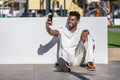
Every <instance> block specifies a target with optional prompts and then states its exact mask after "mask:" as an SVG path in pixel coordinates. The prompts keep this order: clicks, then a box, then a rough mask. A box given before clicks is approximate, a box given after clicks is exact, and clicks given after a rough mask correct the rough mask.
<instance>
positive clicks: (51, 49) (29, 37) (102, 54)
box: [0, 17, 108, 64]
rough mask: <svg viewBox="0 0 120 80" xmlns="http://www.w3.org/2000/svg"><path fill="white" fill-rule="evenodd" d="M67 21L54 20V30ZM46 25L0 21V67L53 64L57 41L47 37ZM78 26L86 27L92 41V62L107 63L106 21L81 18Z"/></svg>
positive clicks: (33, 21)
mask: <svg viewBox="0 0 120 80" xmlns="http://www.w3.org/2000/svg"><path fill="white" fill-rule="evenodd" d="M66 20H67V18H60V17H55V18H54V19H53V25H54V27H53V28H58V27H61V26H64V25H65V24H66ZM45 21H46V17H43V18H1V19H0V64H53V63H55V62H56V57H57V44H56V41H57V40H56V38H53V37H52V36H50V35H49V34H48V33H47V31H46V29H45ZM79 25H81V26H83V27H87V28H88V29H89V30H90V32H91V34H92V36H93V37H94V39H95V44H96V50H95V62H96V63H108V51H107V50H108V49H107V21H106V18H105V17H103V18H92V17H91V18H87V17H82V18H81V21H80V24H79ZM40 46H41V47H40ZM38 52H39V53H40V54H42V53H43V55H39V54H38Z"/></svg>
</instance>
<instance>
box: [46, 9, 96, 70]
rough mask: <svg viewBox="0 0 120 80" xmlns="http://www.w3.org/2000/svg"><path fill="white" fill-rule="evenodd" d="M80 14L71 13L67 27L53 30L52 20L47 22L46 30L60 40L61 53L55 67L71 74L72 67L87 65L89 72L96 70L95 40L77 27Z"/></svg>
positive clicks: (87, 32)
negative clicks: (94, 57) (94, 56)
mask: <svg viewBox="0 0 120 80" xmlns="http://www.w3.org/2000/svg"><path fill="white" fill-rule="evenodd" d="M79 19H80V14H79V13H78V12H76V11H71V12H70V13H69V17H68V20H67V26H65V27H63V28H60V29H57V30H53V29H51V28H50V27H51V25H52V21H51V19H50V18H48V19H47V21H46V29H47V32H48V33H49V34H50V35H53V36H55V37H58V38H59V39H60V51H59V57H58V60H57V63H56V64H55V67H56V68H57V69H58V70H62V71H64V72H70V71H71V69H70V67H71V66H77V65H85V66H86V67H87V68H88V69H89V70H94V69H95V66H94V64H93V62H94V59H93V52H94V51H93V46H94V45H93V40H92V39H91V37H90V33H89V31H88V30H82V29H80V28H78V27H77V25H78V23H79Z"/></svg>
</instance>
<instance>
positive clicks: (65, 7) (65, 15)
mask: <svg viewBox="0 0 120 80" xmlns="http://www.w3.org/2000/svg"><path fill="white" fill-rule="evenodd" d="M64 16H66V0H64Z"/></svg>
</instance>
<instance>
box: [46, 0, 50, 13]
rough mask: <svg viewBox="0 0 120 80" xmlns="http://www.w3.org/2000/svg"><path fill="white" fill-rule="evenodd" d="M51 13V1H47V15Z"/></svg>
mask: <svg viewBox="0 0 120 80" xmlns="http://www.w3.org/2000/svg"><path fill="white" fill-rule="evenodd" d="M49 12H50V0H46V15H47V14H48V13H49Z"/></svg>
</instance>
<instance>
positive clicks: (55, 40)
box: [37, 37, 60, 56]
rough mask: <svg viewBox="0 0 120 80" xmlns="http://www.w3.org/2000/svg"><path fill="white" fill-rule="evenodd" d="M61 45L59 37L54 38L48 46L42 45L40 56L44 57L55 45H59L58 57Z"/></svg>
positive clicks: (39, 49) (39, 51)
mask: <svg viewBox="0 0 120 80" xmlns="http://www.w3.org/2000/svg"><path fill="white" fill-rule="evenodd" d="M59 43H60V40H59V38H57V37H53V38H52V39H51V41H49V42H48V43H47V44H46V45H42V44H40V46H39V48H38V51H37V52H38V55H43V54H45V53H46V52H48V51H49V50H50V49H51V48H52V47H53V46H54V45H55V44H57V56H58V51H59Z"/></svg>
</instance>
